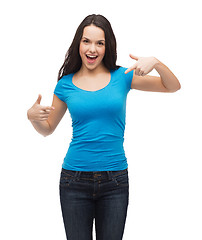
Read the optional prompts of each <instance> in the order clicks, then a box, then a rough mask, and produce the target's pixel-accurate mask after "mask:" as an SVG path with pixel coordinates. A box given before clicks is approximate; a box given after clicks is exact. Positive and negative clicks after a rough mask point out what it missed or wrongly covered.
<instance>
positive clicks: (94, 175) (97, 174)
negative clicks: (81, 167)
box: [62, 168, 128, 180]
mask: <svg viewBox="0 0 202 240" xmlns="http://www.w3.org/2000/svg"><path fill="white" fill-rule="evenodd" d="M62 171H63V172H65V173H66V174H68V175H71V176H72V177H74V179H75V180H79V179H80V178H88V179H92V180H96V179H98V180H102V179H108V180H112V179H113V177H116V176H119V175H122V174H124V173H126V172H128V168H126V169H124V170H120V171H94V172H85V171H72V170H67V169H64V168H62Z"/></svg>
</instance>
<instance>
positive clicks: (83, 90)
mask: <svg viewBox="0 0 202 240" xmlns="http://www.w3.org/2000/svg"><path fill="white" fill-rule="evenodd" d="M74 74H75V73H72V76H71V84H72V85H73V86H74V87H75V88H76V89H78V90H80V91H82V92H89V93H96V92H99V91H102V90H104V89H106V88H107V87H109V86H110V85H111V82H112V71H111V70H110V81H109V83H108V84H107V85H106V86H105V87H103V88H100V89H98V90H95V91H91V90H85V89H82V88H79V87H77V86H76V85H75V84H74V83H73V76H74Z"/></svg>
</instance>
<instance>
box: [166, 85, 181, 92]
mask: <svg viewBox="0 0 202 240" xmlns="http://www.w3.org/2000/svg"><path fill="white" fill-rule="evenodd" d="M180 89H181V85H180V83H179V85H178V86H177V87H176V88H172V89H167V90H168V92H170V93H174V92H177V91H178V90H180Z"/></svg>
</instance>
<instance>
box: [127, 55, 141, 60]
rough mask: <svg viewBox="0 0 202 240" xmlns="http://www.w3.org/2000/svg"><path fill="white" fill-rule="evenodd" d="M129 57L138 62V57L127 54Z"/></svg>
mask: <svg viewBox="0 0 202 240" xmlns="http://www.w3.org/2000/svg"><path fill="white" fill-rule="evenodd" d="M129 56H130V57H131V58H132V59H135V60H138V59H139V57H137V56H135V55H133V54H129Z"/></svg>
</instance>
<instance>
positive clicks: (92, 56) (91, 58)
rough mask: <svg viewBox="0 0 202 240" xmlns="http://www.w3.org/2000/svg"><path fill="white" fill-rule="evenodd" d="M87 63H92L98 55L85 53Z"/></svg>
mask: <svg viewBox="0 0 202 240" xmlns="http://www.w3.org/2000/svg"><path fill="white" fill-rule="evenodd" d="M86 57H87V61H88V63H94V62H95V61H96V59H97V57H98V56H95V55H86Z"/></svg>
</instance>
